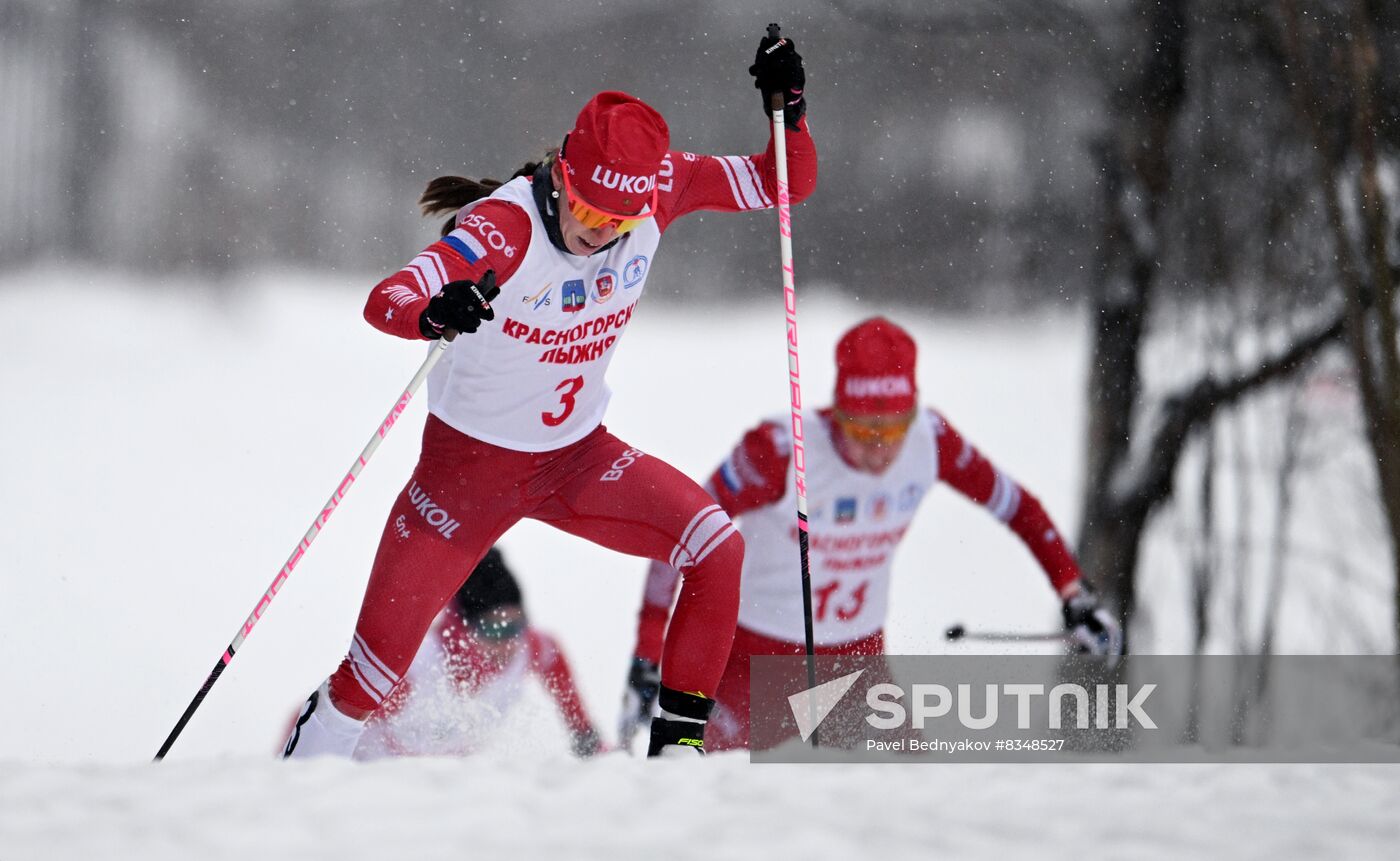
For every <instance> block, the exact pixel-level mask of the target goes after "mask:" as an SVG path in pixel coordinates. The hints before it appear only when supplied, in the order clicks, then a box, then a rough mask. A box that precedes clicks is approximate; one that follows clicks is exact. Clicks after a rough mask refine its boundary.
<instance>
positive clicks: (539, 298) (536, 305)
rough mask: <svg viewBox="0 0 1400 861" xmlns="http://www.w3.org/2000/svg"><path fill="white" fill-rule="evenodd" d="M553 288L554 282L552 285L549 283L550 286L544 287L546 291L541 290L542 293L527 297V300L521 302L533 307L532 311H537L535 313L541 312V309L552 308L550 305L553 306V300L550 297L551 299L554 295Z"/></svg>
mask: <svg viewBox="0 0 1400 861" xmlns="http://www.w3.org/2000/svg"><path fill="white" fill-rule="evenodd" d="M553 286H554V284H553V282H551V283H549V284H546V285H544V289H543V290H541V291H540V292H538V293H536V294H535V295H533V296H526V297H525V298H523V299H521V300H520V301H521V302H523V303H524V304H526V305H529V306H530V307H531V309H532V310H535V311H538V310H540V309H541V308H548V307H549V306H550V304H552V300H551V298H550V297H551V296H552V295H553V294H551V293H550V288H551V287H553Z"/></svg>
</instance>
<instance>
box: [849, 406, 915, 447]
mask: <svg viewBox="0 0 1400 861" xmlns="http://www.w3.org/2000/svg"><path fill="white" fill-rule="evenodd" d="M833 415H834V417H835V419H836V423H837V424H838V425H840V427H841V432H842V433H844V434H845V435H846V436H847V437H848V438H849V439H851V440H852V441H853V442H858V443H864V444H866V445H893V444H895V443H897V442H899V441H900V440H902V439H904V435H905V434H907V433H909V426H910V425H911V424H913V423H914V413H913V412H912V411H911V412H909V413H908V414H907V415H902V416H852V415H847V414H845V413H843V412H841V411H840V410H836V411H835V412H834V414H833Z"/></svg>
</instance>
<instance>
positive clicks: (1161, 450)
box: [1112, 311, 1346, 517]
mask: <svg viewBox="0 0 1400 861" xmlns="http://www.w3.org/2000/svg"><path fill="white" fill-rule="evenodd" d="M1345 332H1346V314H1345V312H1340V311H1339V312H1337V314H1336V316H1334V317H1333V318H1332V320H1331V321H1330V322H1329V323H1327V325H1325V326H1323V327H1322V328H1320V329H1317V330H1315V331H1314V332H1312V333H1311V334H1309V335H1306V336H1304V337H1302V338H1300V339H1298V340H1297V341H1295V342H1294V343H1293V344H1292V345H1291V346H1289V347H1288V349H1286V350H1284V351H1283V352H1282V353H1280V354H1278V355H1276V356H1273V357H1271V358H1269V359H1267V360H1265V361H1263V362H1261V363H1259V365H1258V366H1256V367H1255V368H1254V369H1253V370H1251V371H1249V372H1247V373H1243V374H1239V375H1237V376H1235V377H1232V378H1230V379H1226V380H1218V379H1216V378H1214V377H1212V376H1209V375H1207V376H1204V377H1202V378H1201V379H1200V380H1198V381H1197V382H1196V383H1195V385H1193V386H1191V387H1190V388H1189V389H1188V390H1187V391H1184V392H1179V393H1178V394H1176V395H1174V396H1172V397H1170V398H1168V399H1167V400H1166V402H1165V404H1164V405H1163V409H1162V417H1161V419H1160V420H1159V421H1158V423H1157V430H1156V432H1155V433H1154V434H1153V436H1152V441H1151V443H1150V444H1149V445H1147V446H1146V447H1145V450H1146V451H1147V452H1148V454H1147V457H1148V458H1149V460H1148V462H1147V464H1146V466H1145V467H1144V468H1143V469H1141V470H1140V471H1139V472H1138V474H1137V480H1136V482H1134V483H1133V484H1132V485H1130V486H1129V487H1127V488H1124V489H1123V490H1122V491H1120V492H1119V493H1117V494H1115V500H1114V505H1113V509H1112V516H1114V517H1143V516H1145V515H1146V514H1147V513H1148V512H1150V511H1151V510H1152V508H1153V507H1154V506H1156V505H1157V504H1158V503H1160V502H1162V500H1164V499H1166V498H1167V497H1168V496H1170V495H1171V492H1172V481H1173V476H1174V474H1175V472H1176V465H1177V462H1178V461H1179V460H1180V458H1181V452H1182V451H1183V450H1184V448H1185V447H1186V442H1187V440H1188V439H1189V438H1190V436H1191V433H1192V432H1193V431H1194V430H1196V429H1197V428H1199V427H1202V426H1203V425H1204V424H1206V423H1207V422H1208V421H1209V420H1210V418H1211V417H1212V416H1213V415H1214V414H1215V413H1216V412H1217V411H1218V410H1220V409H1221V408H1222V407H1226V406H1229V405H1231V404H1233V403H1235V402H1236V401H1238V400H1239V399H1240V398H1242V397H1243V396H1244V395H1246V394H1249V393H1250V392H1252V391H1254V390H1256V389H1259V388H1262V387H1263V386H1266V385H1268V384H1269V383H1272V382H1273V381H1275V380H1277V379H1279V378H1281V377H1284V376H1286V375H1288V374H1291V373H1293V372H1294V371H1296V370H1298V368H1300V367H1301V366H1302V365H1303V363H1304V362H1306V361H1307V360H1309V359H1311V358H1312V357H1313V356H1315V355H1317V353H1318V352H1319V351H1321V350H1322V348H1323V347H1326V346H1327V345H1328V344H1331V343H1333V342H1335V341H1339V340H1340V339H1341V337H1342V335H1343V334H1344V333H1345Z"/></svg>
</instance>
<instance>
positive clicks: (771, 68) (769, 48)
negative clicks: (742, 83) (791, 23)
mask: <svg viewBox="0 0 1400 861" xmlns="http://www.w3.org/2000/svg"><path fill="white" fill-rule="evenodd" d="M749 74H750V75H753V78H754V81H753V85H754V86H755V87H757V88H758V91H759V92H760V93H762V94H763V114H764V116H768V115H769V112H770V111H771V110H772V107H771V105H770V104H769V96H770V95H772V94H773V93H782V96H783V120H784V122H785V123H786V124H787V127H788V128H790V129H793V130H794V131H796V130H797V121H798V120H800V119H802V115H803V114H805V113H807V99H806V97H805V96H804V95H803V90H804V89H805V88H806V86H807V73H806V71H804V70H803V68H802V55H801V54H799V53H797V46H796V45H794V44H793V41H792V40H791V39H789V38H787V37H783V38H782V39H774V38H773V37H772V36H764V37H763V40H762V41H761V42H759V43H758V53H757V54H755V55H754V60H753V65H752V66H749Z"/></svg>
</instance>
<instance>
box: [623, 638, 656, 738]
mask: <svg viewBox="0 0 1400 861" xmlns="http://www.w3.org/2000/svg"><path fill="white" fill-rule="evenodd" d="M660 690H661V669H660V668H659V667H657V666H656V664H653V663H652V662H651V661H648V660H646V659H645V658H633V659H632V668H631V669H630V670H628V672H627V689H626V690H625V691H623V692H622V722H621V724H620V725H619V727H618V730H617V743H618V746H619V747H621V748H622V749H623V750H631V746H632V737H633V736H635V735H636V734H637V730H639V729H642V728H643V727H646V726H649V725H650V724H651V709H652V706H653V705H655V704H656V695H657V693H658V692H659V691H660Z"/></svg>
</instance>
